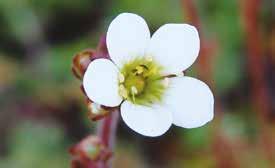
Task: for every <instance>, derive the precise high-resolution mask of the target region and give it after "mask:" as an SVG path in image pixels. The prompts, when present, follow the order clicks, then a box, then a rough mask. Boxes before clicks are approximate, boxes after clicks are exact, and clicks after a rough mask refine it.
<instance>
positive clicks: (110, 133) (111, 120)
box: [97, 110, 119, 168]
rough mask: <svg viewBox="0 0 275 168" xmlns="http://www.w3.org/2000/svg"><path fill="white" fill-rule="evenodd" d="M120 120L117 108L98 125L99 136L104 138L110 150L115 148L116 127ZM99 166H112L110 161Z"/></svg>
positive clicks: (99, 167) (101, 167)
mask: <svg viewBox="0 0 275 168" xmlns="http://www.w3.org/2000/svg"><path fill="white" fill-rule="evenodd" d="M118 120H119V111H118V110H115V111H112V112H111V113H110V115H108V116H106V117H105V118H104V119H102V120H101V121H99V123H98V126H97V136H98V137H99V138H100V139H101V140H102V142H103V143H104V145H106V147H107V148H109V149H110V150H113V148H114V144H115V138H116V129H117V125H118ZM98 168H111V163H110V161H109V162H108V163H102V164H100V166H98Z"/></svg>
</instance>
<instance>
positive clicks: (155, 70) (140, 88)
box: [118, 57, 167, 105]
mask: <svg viewBox="0 0 275 168" xmlns="http://www.w3.org/2000/svg"><path fill="white" fill-rule="evenodd" d="M118 80H119V94H120V95H121V96H122V97H123V98H124V99H126V100H129V101H131V102H132V103H134V104H140V105H149V104H151V103H154V102H156V101H161V98H162V95H163V93H164V91H165V89H166V88H167V87H166V86H165V85H164V84H163V83H164V78H163V75H162V67H161V66H160V65H159V64H158V63H156V62H155V61H154V60H153V59H148V57H138V58H136V59H134V60H131V61H129V62H127V63H125V64H124V66H123V67H122V69H121V72H120V75H119V79H118Z"/></svg>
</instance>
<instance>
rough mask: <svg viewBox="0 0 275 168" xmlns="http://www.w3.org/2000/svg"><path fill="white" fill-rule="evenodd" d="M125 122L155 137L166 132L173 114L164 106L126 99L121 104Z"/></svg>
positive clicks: (140, 131)
mask: <svg viewBox="0 0 275 168" xmlns="http://www.w3.org/2000/svg"><path fill="white" fill-rule="evenodd" d="M121 116H122V119H123V120H124V122H125V123H126V124H127V125H128V126H129V127H130V128H131V129H133V130H134V131H136V132H138V133H139V134H142V135H145V136H150V137H155V136H160V135H162V134H164V133H165V132H166V131H167V130H168V129H169V128H170V126H171V124H172V114H171V112H170V111H168V110H166V108H164V107H163V106H160V105H154V106H152V107H148V106H141V105H135V104H132V103H131V102H129V101H125V102H123V103H122V105H121Z"/></svg>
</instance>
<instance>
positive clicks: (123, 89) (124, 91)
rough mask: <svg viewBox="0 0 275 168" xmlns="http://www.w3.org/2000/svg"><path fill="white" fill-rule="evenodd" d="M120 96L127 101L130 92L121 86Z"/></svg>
mask: <svg viewBox="0 0 275 168" xmlns="http://www.w3.org/2000/svg"><path fill="white" fill-rule="evenodd" d="M119 94H120V95H121V96H122V97H123V98H125V99H126V98H128V91H127V89H126V88H125V87H124V85H119Z"/></svg>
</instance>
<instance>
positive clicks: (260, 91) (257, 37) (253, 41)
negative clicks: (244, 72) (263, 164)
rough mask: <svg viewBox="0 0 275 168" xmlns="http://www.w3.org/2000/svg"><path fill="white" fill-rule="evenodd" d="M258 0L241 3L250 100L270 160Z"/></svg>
mask: <svg viewBox="0 0 275 168" xmlns="http://www.w3.org/2000/svg"><path fill="white" fill-rule="evenodd" d="M260 7H261V1H260V0H243V1H242V4H241V9H242V10H241V11H242V13H241V14H242V17H243V21H244V30H245V35H246V45H247V60H248V70H249V76H250V80H251V91H252V95H251V96H252V101H253V105H254V107H255V112H256V113H257V116H258V118H259V123H260V126H261V134H262V136H261V138H262V141H263V142H262V145H263V147H264V149H265V152H266V155H267V157H268V158H269V159H271V160H272V157H274V156H273V154H274V153H273V148H274V146H273V142H272V141H273V140H272V137H271V136H270V135H269V133H268V115H269V114H270V111H271V109H270V107H271V106H270V99H269V96H268V94H267V93H268V91H267V84H266V80H265V78H264V74H265V67H264V57H263V48H262V43H261V33H260V28H259V22H258V16H259V12H260Z"/></svg>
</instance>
